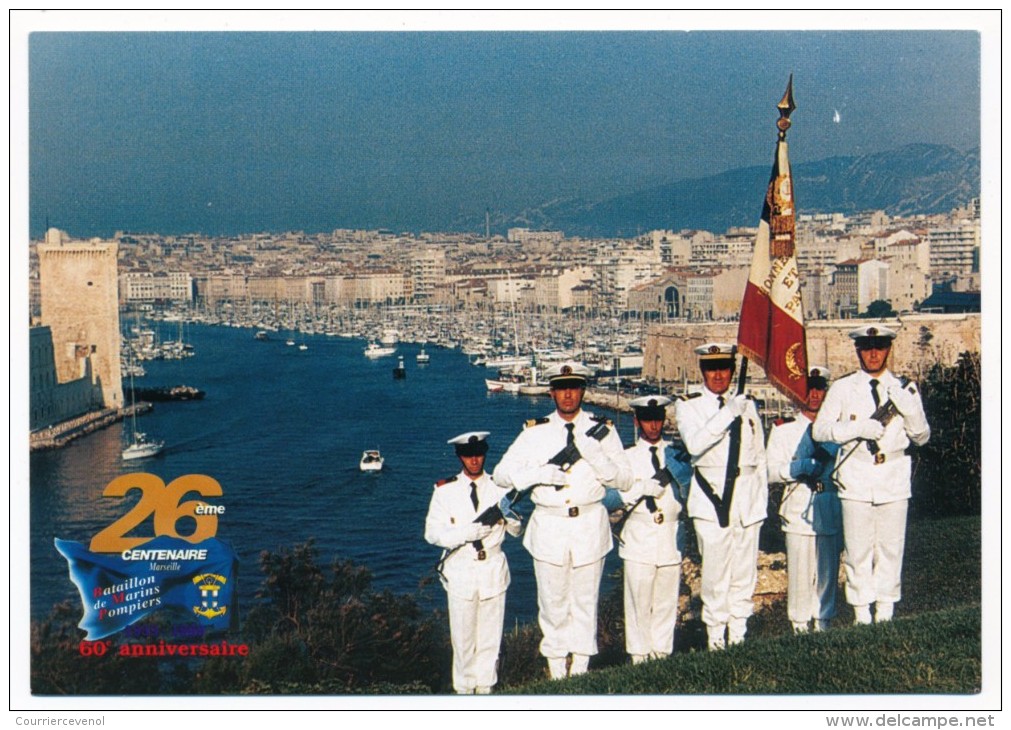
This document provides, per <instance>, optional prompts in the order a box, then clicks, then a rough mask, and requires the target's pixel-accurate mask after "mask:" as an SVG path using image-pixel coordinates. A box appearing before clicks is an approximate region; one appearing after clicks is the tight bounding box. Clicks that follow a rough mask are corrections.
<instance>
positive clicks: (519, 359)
mask: <svg viewBox="0 0 1011 730" xmlns="http://www.w3.org/2000/svg"><path fill="white" fill-rule="evenodd" d="M530 363H531V359H530V357H529V356H523V355H505V356H503V357H496V358H491V359H488V360H485V363H484V366H485V367H486V368H498V369H500V370H502V369H506V368H510V369H513V370H518V369H520V368H528V367H530Z"/></svg>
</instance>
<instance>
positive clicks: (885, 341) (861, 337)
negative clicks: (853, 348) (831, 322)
mask: <svg viewBox="0 0 1011 730" xmlns="http://www.w3.org/2000/svg"><path fill="white" fill-rule="evenodd" d="M896 336H897V335H896V332H895V330H891V329H888V328H887V327H884V326H882V325H880V324H869V325H865V326H863V327H857V328H856V329H855V330H853V331H852V332H850V338H852V339H853V340H855V341H856V344H857V347H859V346H861V345H865V346H866V345H871V344H873V345H875V346H878V347H888V346H890V345H891V344H892V343H891V341H892V340H894V339H895V338H896Z"/></svg>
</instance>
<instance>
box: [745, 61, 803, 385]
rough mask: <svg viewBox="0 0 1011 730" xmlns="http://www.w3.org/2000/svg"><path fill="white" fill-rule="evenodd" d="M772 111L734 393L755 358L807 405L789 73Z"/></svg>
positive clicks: (774, 379) (771, 378)
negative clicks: (772, 138) (769, 157)
mask: <svg viewBox="0 0 1011 730" xmlns="http://www.w3.org/2000/svg"><path fill="white" fill-rule="evenodd" d="M776 108H777V109H778V110H779V119H778V120H777V121H776V128H777V130H778V140H777V143H776V154H775V159H774V162H773V166H772V173H771V175H770V177H769V183H768V186H767V188H766V194H765V200H764V205H763V208H762V216H761V219H760V221H759V227H758V233H757V235H756V238H755V247H754V254H753V257H752V264H751V271H750V272H749V274H748V282H747V285H746V287H745V292H744V299H743V301H742V303H741V316H740V324H739V327H738V334H737V345H738V352H739V353H740V354H741V356H742V359H741V372H740V379H739V383H738V393H743V392H744V388H745V378H746V374H747V365H748V360H749V359H754V360H755V361H757V362H758V364H759V365H761V366H762V368H764V370H765V373H766V375H767V376H768V378H769V382H770V383H771V384H772V385H774V386H775V387H776V388H777V389H778V390H780V391H781V392H783V393H785V394H786V395H788V396H789V397H790V398H791V400H794V401H796V402H798V403H803V402H805V401H806V400H807V397H806V396H807V343H806V336H805V333H804V321H803V320H804V316H803V301H802V299H801V295H800V272H799V270H798V268H797V260H796V251H795V237H796V204H795V200H794V197H793V182H792V175H791V173H790V162H789V156H788V153H787V145H786V132H787V130H788V129H789V128H790V125H791V122H790V115H791V114H792V113H793V111H794V110H795V109H796V108H797V105H796V104H795V103H794V100H793V74H790V79H789V82H788V83H787V86H786V91H785V92H784V94H783V97H782V99H781V100H780V101H779V103H778V104H777V105H776Z"/></svg>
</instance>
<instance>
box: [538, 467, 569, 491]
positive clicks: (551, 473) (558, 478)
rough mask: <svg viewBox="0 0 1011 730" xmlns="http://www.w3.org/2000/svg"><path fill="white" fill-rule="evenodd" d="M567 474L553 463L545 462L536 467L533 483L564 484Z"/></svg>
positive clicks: (558, 485)
mask: <svg viewBox="0 0 1011 730" xmlns="http://www.w3.org/2000/svg"><path fill="white" fill-rule="evenodd" d="M567 478H568V477H567V475H566V474H565V472H564V471H562V470H561V469H560V468H559V467H557V466H555V465H554V464H545V465H544V466H541V467H538V468H537V477H536V481H535V482H534V484H547V485H550V486H555V487H562V486H564V485H565V482H566V479H567Z"/></svg>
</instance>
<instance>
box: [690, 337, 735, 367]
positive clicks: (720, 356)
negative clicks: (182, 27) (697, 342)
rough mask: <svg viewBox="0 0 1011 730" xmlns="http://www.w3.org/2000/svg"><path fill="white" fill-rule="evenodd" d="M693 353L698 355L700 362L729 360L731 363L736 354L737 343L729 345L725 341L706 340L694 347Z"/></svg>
mask: <svg viewBox="0 0 1011 730" xmlns="http://www.w3.org/2000/svg"><path fill="white" fill-rule="evenodd" d="M695 354H696V355H698V356H699V361H700V362H710V361H714V360H715V361H719V360H729V361H730V362H731V364H732V363H733V362H734V356H735V355H736V354H737V345H730V344H727V343H726V342H707V343H706V344H704V345H702V346H700V347H696V348H695Z"/></svg>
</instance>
